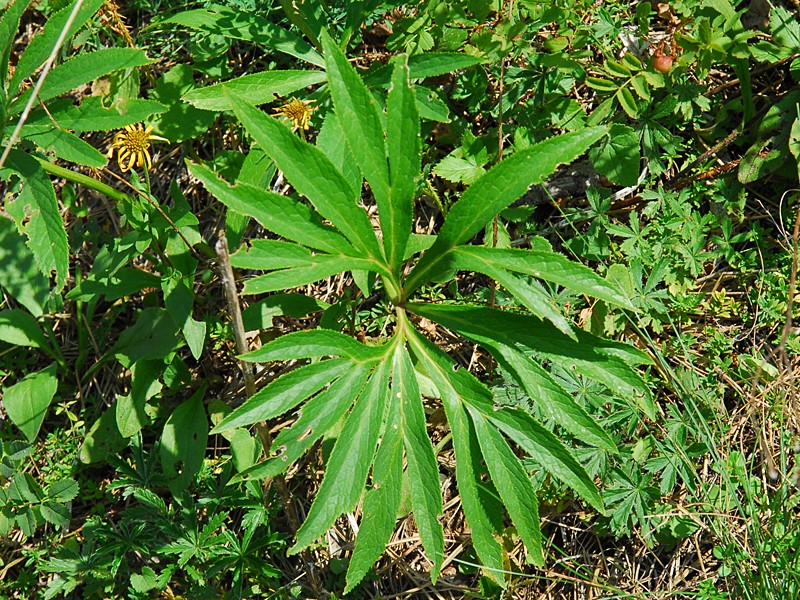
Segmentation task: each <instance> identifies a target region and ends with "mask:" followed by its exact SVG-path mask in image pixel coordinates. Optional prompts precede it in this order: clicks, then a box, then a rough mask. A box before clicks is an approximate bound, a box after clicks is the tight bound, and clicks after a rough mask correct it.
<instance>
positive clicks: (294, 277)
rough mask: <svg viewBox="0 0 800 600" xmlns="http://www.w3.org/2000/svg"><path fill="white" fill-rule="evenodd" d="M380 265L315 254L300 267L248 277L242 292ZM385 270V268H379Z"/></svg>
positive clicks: (282, 287)
mask: <svg viewBox="0 0 800 600" xmlns="http://www.w3.org/2000/svg"><path fill="white" fill-rule="evenodd" d="M379 267H380V263H376V262H375V261H374V260H372V259H369V258H352V257H349V256H331V255H328V254H317V255H316V256H312V257H311V258H310V260H309V261H308V263H307V264H305V265H303V266H301V267H292V268H289V269H282V270H280V271H273V272H272V273H268V274H267V275H259V276H258V277H253V278H252V279H248V280H247V282H246V283H245V284H244V290H243V291H242V293H243V294H264V293H266V292H275V291H278V290H286V289H291V288H295V287H299V286H301V285H306V284H309V283H314V282H315V281H319V280H320V279H324V278H326V277H330V276H331V275H336V274H338V273H342V272H344V271H353V270H358V269H363V270H364V271H375V270H378V268H379ZM380 271H382V272H384V273H385V272H386V271H385V269H380Z"/></svg>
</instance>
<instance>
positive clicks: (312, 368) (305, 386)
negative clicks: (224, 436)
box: [211, 358, 352, 434]
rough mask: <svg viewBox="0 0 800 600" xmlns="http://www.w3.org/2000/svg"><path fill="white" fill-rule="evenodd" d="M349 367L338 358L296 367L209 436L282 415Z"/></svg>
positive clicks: (229, 416)
mask: <svg viewBox="0 0 800 600" xmlns="http://www.w3.org/2000/svg"><path fill="white" fill-rule="evenodd" d="M351 366H352V363H351V362H350V361H349V360H345V359H341V358H337V359H331V360H325V361H322V362H318V363H314V364H311V365H306V366H304V367H299V368H297V369H295V370H294V371H291V372H290V373H287V374H286V375H283V376H281V377H279V378H278V379H276V380H275V381H273V382H271V383H270V384H269V385H267V386H266V387H264V388H262V389H261V390H259V391H258V392H257V393H256V394H255V395H254V396H252V397H251V398H250V399H248V400H247V401H246V402H245V403H244V404H242V405H241V406H240V407H239V408H237V409H236V410H234V411H233V412H232V413H230V414H229V415H228V416H227V417H225V418H224V419H223V420H222V422H221V423H220V424H219V425H217V426H216V427H215V428H214V429H213V430H212V431H211V433H212V434H214V433H220V432H222V431H229V430H231V429H236V428H237V427H246V426H247V425H252V424H253V423H258V422H260V421H265V420H267V419H271V418H273V417H277V416H278V415H282V414H283V413H285V412H286V411H287V410H291V409H292V408H294V407H295V406H297V405H298V404H300V403H301V402H302V401H303V400H305V399H306V398H308V397H309V396H311V395H312V394H315V393H317V392H318V391H320V390H321V389H322V388H323V387H325V386H326V385H328V384H329V383H331V381H333V380H334V379H336V378H337V377H340V376H341V375H342V374H344V373H345V372H346V371H347V370H348V369H349V368H351Z"/></svg>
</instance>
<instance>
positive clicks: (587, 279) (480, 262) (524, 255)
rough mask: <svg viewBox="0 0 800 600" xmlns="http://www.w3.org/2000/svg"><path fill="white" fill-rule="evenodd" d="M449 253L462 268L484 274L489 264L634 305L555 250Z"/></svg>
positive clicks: (468, 249)
mask: <svg viewBox="0 0 800 600" xmlns="http://www.w3.org/2000/svg"><path fill="white" fill-rule="evenodd" d="M453 254H454V256H455V261H456V262H455V264H456V265H457V266H458V267H459V268H463V269H465V270H473V271H479V272H481V273H486V271H484V270H483V269H484V268H486V266H487V265H491V266H493V267H496V268H501V269H506V270H508V271H514V272H516V273H524V274H525V275H532V276H534V277H536V278H538V279H544V280H545V281H550V282H552V283H557V284H558V285H562V286H564V287H566V288H569V289H571V290H574V291H576V292H578V293H581V294H586V295H587V296H591V297H593V298H599V299H600V300H605V301H606V302H608V303H610V304H614V305H616V306H621V307H623V308H629V309H633V308H634V307H633V304H631V301H630V299H629V298H628V297H627V296H625V295H624V294H622V292H621V291H620V290H619V289H617V288H616V287H614V286H613V285H611V284H610V283H608V282H607V281H606V280H605V279H603V278H602V277H600V276H599V275H597V274H596V273H595V272H594V271H592V270H591V269H589V268H588V267H585V266H583V265H582V264H580V263H576V262H574V261H571V260H569V259H568V258H566V257H564V256H562V255H561V254H557V253H555V252H542V251H537V250H512V249H506V248H490V247H488V246H465V247H460V248H456V249H454V250H453ZM486 274H487V275H488V273H486ZM490 276H491V275H490Z"/></svg>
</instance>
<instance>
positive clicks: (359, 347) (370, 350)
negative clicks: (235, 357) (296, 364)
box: [239, 329, 386, 362]
mask: <svg viewBox="0 0 800 600" xmlns="http://www.w3.org/2000/svg"><path fill="white" fill-rule="evenodd" d="M385 353H386V347H385V346H365V345H364V344H362V343H360V342H358V341H357V340H355V339H353V338H352V337H350V336H349V335H345V334H343V333H339V332H338V331H332V330H330V329H312V330H308V331H296V332H295V333H289V334H287V335H282V336H281V337H279V338H278V339H276V340H273V341H271V342H269V343H268V344H265V345H264V346H262V347H261V348H259V349H258V350H254V351H252V352H248V353H247V354H244V355H242V356H240V357H239V358H241V359H242V360H246V361H248V362H269V361H273V360H295V359H301V358H317V357H320V356H341V357H343V358H349V359H350V360H352V361H354V362H367V361H373V360H377V359H378V358H380V357H381V356H382V355H383V354H385Z"/></svg>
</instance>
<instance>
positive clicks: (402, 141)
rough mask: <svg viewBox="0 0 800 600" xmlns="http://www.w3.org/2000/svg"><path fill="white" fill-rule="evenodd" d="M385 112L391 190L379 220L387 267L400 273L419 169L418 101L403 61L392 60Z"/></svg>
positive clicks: (409, 232)
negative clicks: (392, 71)
mask: <svg viewBox="0 0 800 600" xmlns="http://www.w3.org/2000/svg"><path fill="white" fill-rule="evenodd" d="M386 109H387V117H386V142H387V150H388V153H389V175H390V180H391V189H390V190H389V202H387V203H386V206H385V207H384V208H386V209H388V213H387V214H386V215H384V213H383V212H381V214H380V219H381V230H382V231H383V245H384V249H385V250H386V256H387V259H388V261H389V265H391V267H392V268H393V269H395V270H396V271H399V269H400V263H401V262H402V260H403V257H404V256H405V250H406V245H407V244H408V237H409V235H410V234H411V230H412V219H413V212H414V194H415V193H416V189H417V178H418V177H419V173H420V169H421V163H420V146H421V140H420V132H419V115H418V114H417V102H416V98H415V95H414V92H413V90H412V89H411V88H410V87H409V84H408V66H407V65H406V63H405V59H403V58H398V59H395V67H394V74H393V75H392V86H391V88H390V89H389V96H388V97H387V99H386Z"/></svg>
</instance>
